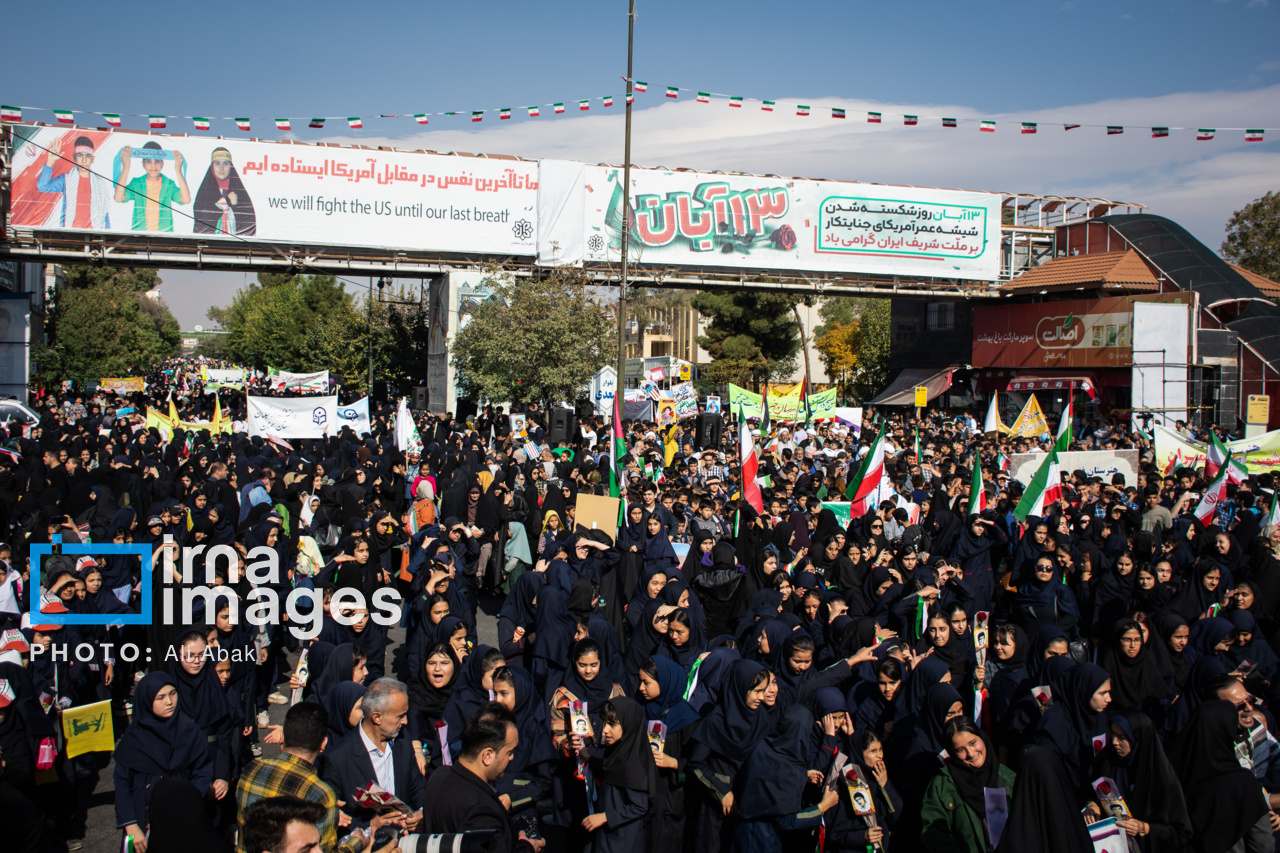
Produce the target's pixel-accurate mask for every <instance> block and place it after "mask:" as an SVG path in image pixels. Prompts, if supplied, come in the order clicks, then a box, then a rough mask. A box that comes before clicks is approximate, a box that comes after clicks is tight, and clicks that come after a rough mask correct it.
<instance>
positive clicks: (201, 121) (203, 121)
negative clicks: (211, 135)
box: [191, 116, 209, 130]
mask: <svg viewBox="0 0 1280 853" xmlns="http://www.w3.org/2000/svg"><path fill="white" fill-rule="evenodd" d="M191 123H192V124H194V125H195V126H196V130H208V129H209V120H208V119H207V118H205V117H204V116H196V117H194V118H193V119H191Z"/></svg>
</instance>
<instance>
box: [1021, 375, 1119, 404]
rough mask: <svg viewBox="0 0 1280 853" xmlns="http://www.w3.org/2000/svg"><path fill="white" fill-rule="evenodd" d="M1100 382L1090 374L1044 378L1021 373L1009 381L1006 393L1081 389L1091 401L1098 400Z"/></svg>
mask: <svg viewBox="0 0 1280 853" xmlns="http://www.w3.org/2000/svg"><path fill="white" fill-rule="evenodd" d="M1097 385H1098V382H1097V380H1096V379H1094V378H1093V377H1092V376H1091V375H1089V374H1075V375H1065V376H1044V375H1042V374H1031V373H1019V374H1018V375H1016V376H1014V377H1013V379H1011V380H1009V384H1008V385H1007V386H1006V387H1005V390H1006V391H1067V390H1069V389H1071V388H1079V389H1080V390H1081V391H1083V392H1085V393H1086V394H1088V395H1089V398H1090V399H1097V397H1098V392H1097V390H1096V389H1097Z"/></svg>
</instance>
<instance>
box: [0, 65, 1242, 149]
mask: <svg viewBox="0 0 1280 853" xmlns="http://www.w3.org/2000/svg"><path fill="white" fill-rule="evenodd" d="M623 82H624V83H625V82H627V81H626V78H623ZM631 88H632V94H629V95H624V96H623V98H624V99H625V101H626V102H627V103H632V102H634V100H635V95H636V94H643V93H645V92H647V91H648V90H649V84H648V83H646V82H644V81H643V80H634V81H633V84H632V87H631ZM663 88H664V95H665V97H667V98H672V99H676V100H679V99H680V97H681V96H682V95H685V96H688V95H692V96H693V97H694V100H696V102H697V103H700V104H711V103H712V101H713V100H720V101H724V102H726V103H727V104H728V105H729V106H730V107H733V108H737V109H742V108H744V107H746V106H747V105H751V106H752V107H753V108H754V107H758V108H759V109H760V110H761V111H763V112H768V113H772V112H779V113H781V112H790V111H792V110H794V111H795V114H796V115H797V116H802V117H804V116H821V115H827V116H829V117H830V118H832V119H848V118H856V117H857V116H858V115H862V116H863V117H864V118H865V120H866V122H867V123H869V124H879V125H884V124H886V123H897V122H898V121H899V120H901V122H902V125H903V126H905V127H917V126H919V125H920V124H921V123H922V122H928V123H933V122H938V123H940V124H941V126H942V127H944V128H959V127H961V126H962V125H967V126H972V125H977V127H978V130H979V131H981V132H983V133H995V132H996V130H997V127H998V126H1001V125H1007V126H1009V127H1010V128H1011V129H1012V130H1014V131H1017V132H1018V133H1019V134H1035V133H1038V132H1039V131H1040V129H1041V128H1042V127H1043V128H1046V129H1047V128H1050V127H1057V126H1061V127H1062V129H1063V130H1066V131H1071V130H1077V129H1080V128H1098V129H1102V128H1105V129H1106V133H1107V135H1108V136H1118V135H1120V134H1123V133H1124V132H1125V131H1126V130H1131V131H1132V130H1138V131H1140V132H1144V133H1145V132H1148V131H1149V132H1150V134H1151V138H1152V139H1162V138H1166V137H1168V136H1170V135H1171V134H1173V133H1177V132H1181V131H1194V132H1195V134H1196V139H1197V140H1200V141H1208V140H1211V139H1214V138H1215V137H1216V136H1217V134H1218V133H1219V132H1225V131H1243V132H1244V138H1245V141H1246V142H1262V141H1264V137H1265V134H1266V128H1261V127H1217V128H1215V127H1191V126H1175V125H1156V126H1148V125H1143V126H1141V127H1139V126H1135V125H1123V124H1090V123H1088V122H1079V123H1075V122H1061V121H1055V122H1044V121H1003V122H1001V121H997V120H995V119H983V118H968V117H960V116H943V115H924V114H913V113H886V112H881V111H875V110H848V109H846V108H845V107H824V106H815V105H811V104H801V103H795V104H791V103H786V104H783V103H779V102H778V101H771V100H766V99H763V98H750V97H745V96H742V95H727V94H724V93H721V92H706V91H702V90H700V89H690V88H686V87H683V86H666V87H663ZM596 104H598V106H599V107H612V106H613V105H614V97H613V96H612V95H603V96H600V97H596V98H579V99H577V100H569V101H554V102H551V103H544V104H530V105H528V106H523V107H489V108H486V109H480V110H448V111H443V112H423V113H378V114H376V115H370V116H365V117H362V116H312V117H297V116H286V117H262V116H212V117H210V116H193V115H160V114H142V113H104V112H98V111H93V110H63V109H50V108H48V107H25V106H16V107H15V106H7V105H0V121H5V122H20V121H22V120H23V111H24V110H26V111H35V112H51V113H53V116H54V119H55V121H56V122H57V123H59V124H75V123H76V115H77V114H80V115H84V116H102V118H103V119H104V120H105V121H106V123H107V124H108V125H110V126H111V127H122V126H123V120H124V119H125V118H138V119H146V121H147V124H148V125H149V126H150V127H151V128H152V129H153V130H165V129H167V128H168V127H169V121H170V120H183V121H190V122H191V123H192V126H193V127H194V128H195V129H196V130H210V129H211V128H212V123H213V122H215V121H232V122H235V125H236V129H237V130H243V131H248V130H252V128H253V123H254V122H271V123H273V124H274V127H275V129H276V130H285V131H291V130H294V129H295V126H296V127H297V128H302V127H304V126H305V127H307V128H310V129H315V130H323V129H324V128H325V127H326V123H327V122H330V121H334V122H338V121H345V122H346V123H347V126H348V127H349V128H350V129H352V130H361V129H363V128H364V121H365V118H366V117H367V118H370V119H373V118H376V119H379V120H383V119H387V120H399V119H413V120H414V121H415V122H416V123H418V124H420V125H427V124H430V123H431V120H432V119H438V118H469V119H470V120H471V121H472V122H473V123H478V122H481V121H483V120H484V119H485V117H486V116H491V115H493V114H496V115H497V117H498V120H499V121H504V120H506V119H510V118H511V117H512V116H513V115H516V114H519V113H523V114H524V115H525V117H527V118H539V117H541V116H542V115H543V111H544V110H550V113H549V114H551V115H560V114H563V113H566V112H575V113H582V112H587V111H589V110H590V109H591V107H592V105H596ZM573 107H576V109H573Z"/></svg>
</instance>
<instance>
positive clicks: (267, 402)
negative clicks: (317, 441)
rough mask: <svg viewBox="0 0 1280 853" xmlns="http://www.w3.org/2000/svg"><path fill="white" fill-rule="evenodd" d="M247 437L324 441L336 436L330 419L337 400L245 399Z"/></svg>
mask: <svg viewBox="0 0 1280 853" xmlns="http://www.w3.org/2000/svg"><path fill="white" fill-rule="evenodd" d="M247 399H248V401H249V435H250V436H258V435H260V436H262V437H263V438H286V439H288V438H324V436H325V433H326V432H336V431H337V428H336V427H335V425H334V423H333V422H332V419H331V415H332V413H333V411H334V409H335V408H336V407H337V405H338V398H337V397H303V398H297V397H248V398H247Z"/></svg>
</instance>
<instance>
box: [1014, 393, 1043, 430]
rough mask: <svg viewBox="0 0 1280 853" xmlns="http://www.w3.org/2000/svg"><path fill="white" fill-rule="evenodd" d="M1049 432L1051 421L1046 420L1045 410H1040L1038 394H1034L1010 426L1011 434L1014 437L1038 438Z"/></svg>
mask: <svg viewBox="0 0 1280 853" xmlns="http://www.w3.org/2000/svg"><path fill="white" fill-rule="evenodd" d="M1048 434H1049V422H1048V421H1046V420H1045V417H1044V412H1042V411H1041V410H1040V404H1039V403H1038V402H1037V401H1036V395H1035V394H1032V395H1031V398H1030V399H1029V400H1027V404H1026V405H1025V406H1023V407H1022V411H1021V412H1019V413H1018V419H1017V420H1016V421H1014V422H1013V426H1012V427H1010V428H1009V435H1010V436H1012V437H1013V438H1038V437H1039V436H1041V435H1048Z"/></svg>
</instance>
